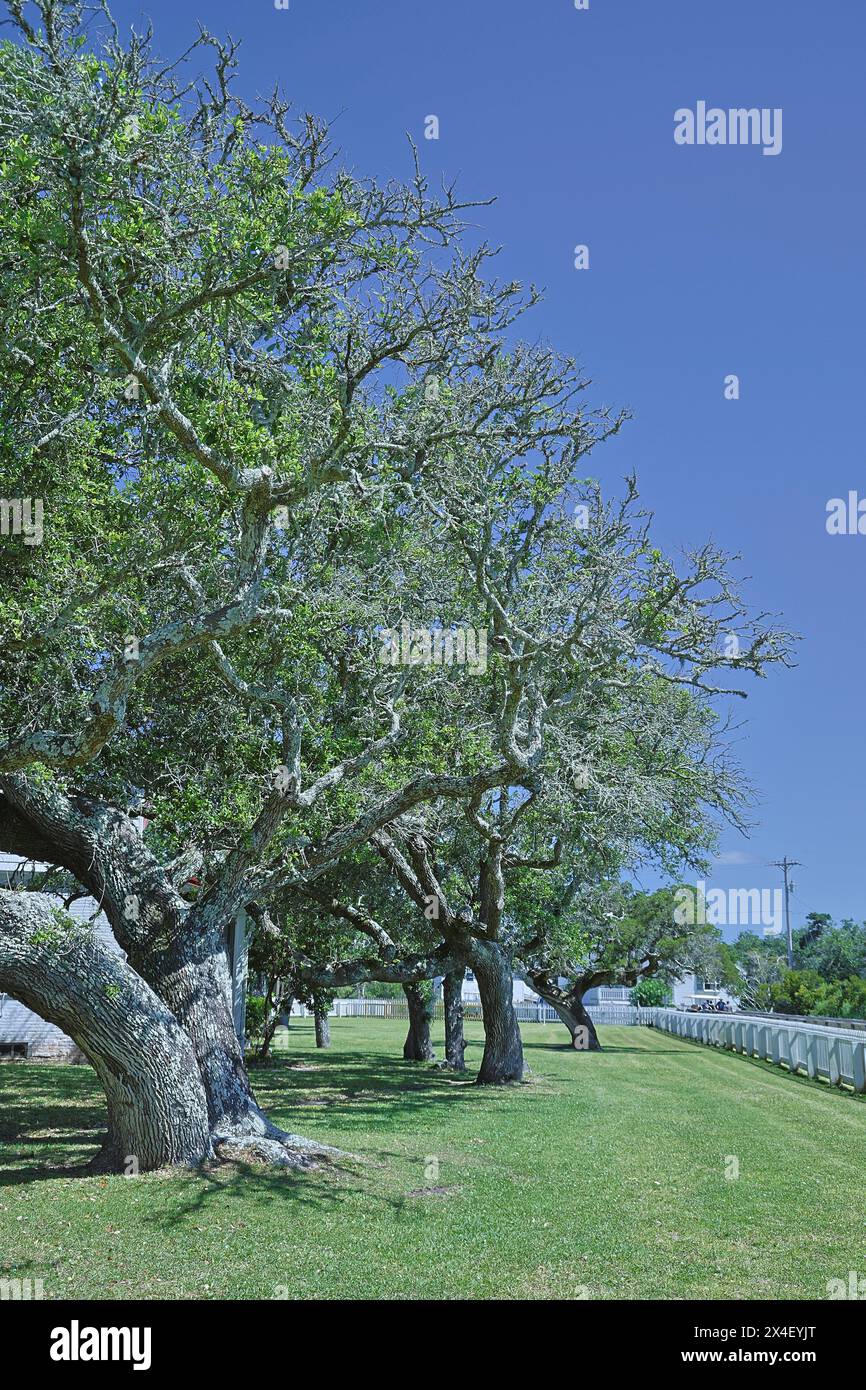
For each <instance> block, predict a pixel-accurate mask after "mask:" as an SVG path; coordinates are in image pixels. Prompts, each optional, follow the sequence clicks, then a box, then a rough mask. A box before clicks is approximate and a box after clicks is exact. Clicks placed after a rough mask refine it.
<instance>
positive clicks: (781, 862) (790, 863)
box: [770, 854, 800, 970]
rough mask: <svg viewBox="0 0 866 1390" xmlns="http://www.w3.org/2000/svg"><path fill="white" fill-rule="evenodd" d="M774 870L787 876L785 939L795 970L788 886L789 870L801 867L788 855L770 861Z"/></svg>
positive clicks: (789, 964) (790, 966) (798, 862)
mask: <svg viewBox="0 0 866 1390" xmlns="http://www.w3.org/2000/svg"><path fill="white" fill-rule="evenodd" d="M770 862H771V863H772V865H773V868H774V869H781V870H782V873H783V874H784V875H785V937H786V940H787V944H788V969H789V970H793V969H794V942H793V939H792V937H791V909H790V905H789V902H788V898H789V894H790V891H791V890H790V888H789V886H788V870H789V869H793V868H795V867H797V866H799V865H800V860H799V859H789V858H788V856H787V854H786V855H785V857H784V859H773V860H771V861H770Z"/></svg>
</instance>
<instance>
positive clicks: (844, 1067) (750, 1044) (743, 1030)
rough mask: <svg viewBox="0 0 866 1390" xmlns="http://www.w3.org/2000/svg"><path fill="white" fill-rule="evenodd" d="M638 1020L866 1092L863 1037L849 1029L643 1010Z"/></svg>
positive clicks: (697, 1040) (790, 1069)
mask: <svg viewBox="0 0 866 1390" xmlns="http://www.w3.org/2000/svg"><path fill="white" fill-rule="evenodd" d="M641 1013H642V1022H644V1023H647V1024H649V1026H650V1027H653V1028H659V1029H661V1031H662V1032H665V1033H670V1034H672V1035H673V1036H674V1037H677V1038H686V1039H689V1040H690V1041H692V1042H699V1043H705V1044H706V1045H707V1046H708V1047H723V1048H727V1049H728V1050H729V1051H731V1052H739V1053H742V1054H745V1055H746V1056H747V1057H760V1058H761V1059H762V1060H764V1061H767V1062H774V1063H775V1064H776V1066H780V1067H787V1069H788V1071H791V1072H801V1073H804V1074H805V1075H806V1076H810V1077H812V1078H813V1079H821V1080H823V1081H829V1082H830V1085H831V1086H851V1087H852V1088H853V1090H855V1091H859V1092H861V1093H862V1092H864V1091H866V1037H864V1035H863V1033H862V1032H856V1031H855V1030H853V1029H844V1028H827V1027H826V1026H822V1025H821V1024H809V1023H793V1022H791V1021H790V1020H788V1019H784V1020H783V1019H779V1021H778V1022H777V1021H776V1020H774V1019H768V1018H750V1017H749V1016H748V1015H746V1016H744V1017H743V1016H738V1015H736V1014H732V1015H725V1014H698V1013H683V1012H681V1011H680V1010H678V1009H642V1010H641Z"/></svg>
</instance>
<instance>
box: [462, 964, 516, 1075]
mask: <svg viewBox="0 0 866 1390" xmlns="http://www.w3.org/2000/svg"><path fill="white" fill-rule="evenodd" d="M469 965H470V968H471V969H472V970H473V971H474V973H475V978H476V980H477V981H478V993H479V994H480V996H481V1012H482V1015H483V1018H484V1055H483V1057H482V1058H481V1070H480V1071H479V1073H478V1077H477V1081H478V1083H479V1085H494V1086H501V1085H504V1084H505V1083H506V1082H509V1081H522V1080H523V1042H522V1039H521V1037H520V1028H519V1027H518V1024H517V1015H516V1014H515V1012H514V1003H513V996H514V986H513V981H512V962H511V957H510V956H509V955H508V953H507V951H505V950H504V949H503V947H502V946H501V945H500V944H499V942H498V941H478V940H475V941H474V942H473V943H472V948H471V955H470V960H469Z"/></svg>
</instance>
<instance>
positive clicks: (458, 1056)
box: [442, 970, 466, 1071]
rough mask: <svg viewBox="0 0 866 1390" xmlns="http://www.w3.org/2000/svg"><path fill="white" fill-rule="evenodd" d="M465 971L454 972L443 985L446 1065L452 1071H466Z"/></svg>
mask: <svg viewBox="0 0 866 1390" xmlns="http://www.w3.org/2000/svg"><path fill="white" fill-rule="evenodd" d="M463 976H464V971H462V970H452V971H451V972H450V973H449V974H448V975H446V976H445V979H444V981H443V984H442V997H443V1000H444V1003H445V1065H446V1066H447V1067H450V1069H451V1070H452V1071H465V1070H466V1061H465V1052H466V1039H465V1037H464V1036H463Z"/></svg>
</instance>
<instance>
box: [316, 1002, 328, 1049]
mask: <svg viewBox="0 0 866 1390" xmlns="http://www.w3.org/2000/svg"><path fill="white" fill-rule="evenodd" d="M313 1019H314V1022H315V1025H316V1047H330V1046H331V1025H330V1023H329V1022H328V1006H327V1004H320V1003H319V1000H318V999H314V1000H313Z"/></svg>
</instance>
